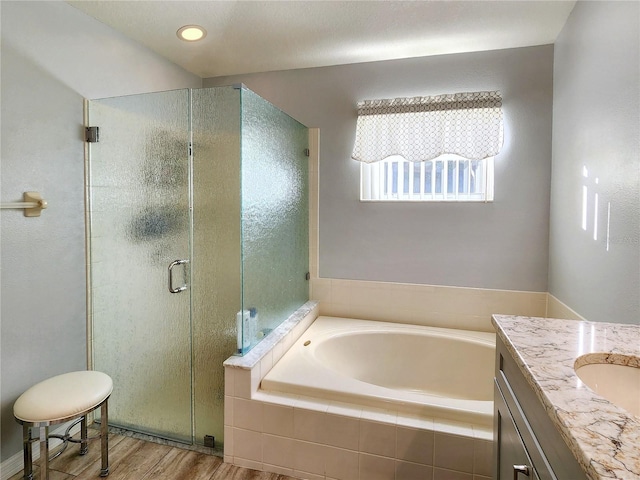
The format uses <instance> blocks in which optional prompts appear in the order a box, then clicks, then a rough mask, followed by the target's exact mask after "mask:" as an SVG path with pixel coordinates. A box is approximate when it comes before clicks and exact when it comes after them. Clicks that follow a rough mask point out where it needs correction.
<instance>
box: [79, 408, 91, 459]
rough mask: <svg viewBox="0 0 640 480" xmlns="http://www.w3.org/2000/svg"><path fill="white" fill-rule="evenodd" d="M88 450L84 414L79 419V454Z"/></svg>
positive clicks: (85, 417)
mask: <svg viewBox="0 0 640 480" xmlns="http://www.w3.org/2000/svg"><path fill="white" fill-rule="evenodd" d="M88 451H89V444H88V443H87V416H86V415H84V416H83V417H82V420H81V421H80V455H85V454H86V453H87V452H88Z"/></svg>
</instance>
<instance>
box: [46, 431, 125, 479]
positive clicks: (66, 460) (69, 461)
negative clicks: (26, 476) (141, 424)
mask: <svg viewBox="0 0 640 480" xmlns="http://www.w3.org/2000/svg"><path fill="white" fill-rule="evenodd" d="M92 434H95V432H94V431H89V435H92ZM124 438H125V437H123V436H122V435H113V434H110V435H109V451H110V452H111V451H112V450H113V449H114V448H115V446H116V445H117V444H118V443H120V442H121V441H122V440H123V439H124ZM79 452H80V445H79V444H70V445H69V446H68V447H67V449H66V450H65V451H64V452H63V453H62V455H60V456H59V457H58V458H56V459H55V460H53V461H52V462H51V463H49V470H56V471H58V472H63V473H68V474H70V475H74V476H75V475H79V474H80V472H82V471H83V470H84V469H85V468H87V466H88V465H90V464H93V463H94V462H95V465H100V459H101V452H100V439H95V440H92V441H90V442H89V451H88V452H87V454H86V455H80V454H79ZM96 468H100V467H99V466H98V467H96Z"/></svg>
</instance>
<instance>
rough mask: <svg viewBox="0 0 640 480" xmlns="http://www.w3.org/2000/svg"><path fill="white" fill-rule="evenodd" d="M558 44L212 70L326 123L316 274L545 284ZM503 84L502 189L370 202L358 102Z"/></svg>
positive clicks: (301, 116)
mask: <svg viewBox="0 0 640 480" xmlns="http://www.w3.org/2000/svg"><path fill="white" fill-rule="evenodd" d="M552 74H553V46H550V45H547V46H541V47H531V48H521V49H508V50H499V51H491V52H481V53H470V54H456V55H443V56H436V57H425V58H414V59H407V60H394V61H385V62H372V63H362V64H355V65H344V66H335V67H323V68H311V69H302V70H290V71H279V72H270V73H263V74H253V75H241V76H234V77H217V78H210V79H205V80H204V85H205V86H214V85H224V84H230V83H237V82H244V83H245V84H246V85H247V86H248V87H249V88H251V89H252V90H254V91H256V92H257V93H258V94H260V95H262V96H263V97H265V98H266V99H267V100H269V101H271V102H272V103H274V104H275V105H277V106H278V107H280V108H281V109H282V110H284V111H285V112H287V113H289V114H290V115H292V116H293V117H295V118H296V119H298V120H299V121H301V122H302V123H304V124H306V125H307V126H310V127H320V276H321V277H329V278H345V279H358V280H379V281H390V282H409V283H421V284H436V285H452V286H467V287H482V288H499V289H509V290H528V291H543V292H544V291H546V290H547V273H548V272H547V264H548V234H549V230H548V217H549V190H550V175H551V116H552V88H553V85H552ZM475 90H500V91H501V92H502V96H503V98H504V116H505V132H506V135H505V137H506V141H505V145H504V148H503V151H502V152H501V153H500V154H499V155H498V156H497V157H496V162H495V185H496V186H495V201H494V202H493V203H487V204H481V203H476V204H470V203H460V204H455V203H437V204H424V203H423V204H417V203H402V204H392V203H365V202H360V201H359V172H360V167H359V163H358V162H356V161H354V160H351V159H350V156H351V151H352V148H353V141H354V137H355V124H356V112H355V105H356V102H357V101H359V100H363V99H373V98H393V97H405V96H416V95H435V94H441V93H454V92H461V91H475Z"/></svg>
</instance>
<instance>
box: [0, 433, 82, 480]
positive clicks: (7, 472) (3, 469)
mask: <svg viewBox="0 0 640 480" xmlns="http://www.w3.org/2000/svg"><path fill="white" fill-rule="evenodd" d="M69 424H70V422H68V423H64V424H62V425H60V426H58V427H57V428H56V429H54V430H51V431H50V432H49V434H51V435H54V434H55V435H64V432H65V430H66V429H67V427H68V426H69ZM79 432H80V424H77V425H75V426H74V427H73V428H72V429H71V435H75V434H77V433H79ZM61 443H62V440H59V439H57V438H52V439H51V440H49V448H50V449H51V450H53V449H54V448H55V447H57V446H58V445H60V444H61ZM32 455H33V461H34V462H35V461H36V460H38V459H39V458H40V442H33V449H32ZM23 458H24V457H23V453H22V450H20V451H19V452H17V453H16V454H15V455H12V456H11V457H9V458H7V459H6V460H5V461H4V462H2V463H0V480H8V479H9V478H11V477H12V476H14V475H15V474H16V473H18V472H21V471H22V469H23V468H24V463H23Z"/></svg>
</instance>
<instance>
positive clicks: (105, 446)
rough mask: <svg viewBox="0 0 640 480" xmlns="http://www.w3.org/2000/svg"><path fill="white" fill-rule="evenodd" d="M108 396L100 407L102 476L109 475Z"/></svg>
mask: <svg viewBox="0 0 640 480" xmlns="http://www.w3.org/2000/svg"><path fill="white" fill-rule="evenodd" d="M108 402H109V398H107V399H106V400H105V401H104V402H103V403H102V406H101V407H100V450H101V451H100V455H101V457H102V468H101V469H100V476H101V477H106V476H107V475H109V408H108V406H107V404H108Z"/></svg>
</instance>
